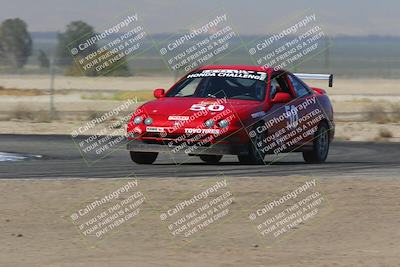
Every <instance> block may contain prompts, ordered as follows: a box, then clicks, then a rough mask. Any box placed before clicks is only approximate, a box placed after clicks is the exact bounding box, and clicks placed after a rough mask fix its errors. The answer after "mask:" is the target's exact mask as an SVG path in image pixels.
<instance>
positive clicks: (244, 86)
mask: <svg viewBox="0 0 400 267" xmlns="http://www.w3.org/2000/svg"><path fill="white" fill-rule="evenodd" d="M265 80H266V73H264V72H262V73H261V72H250V71H230V72H228V71H226V70H225V71H224V72H222V70H212V71H210V70H208V71H203V72H199V73H191V74H189V75H188V76H187V77H186V79H184V80H182V81H181V82H179V83H178V84H177V85H176V86H174V87H173V88H172V89H171V90H170V91H169V92H168V93H167V95H166V96H167V97H199V98H228V99H242V100H255V101H262V100H264V98H265V91H266V82H265Z"/></svg>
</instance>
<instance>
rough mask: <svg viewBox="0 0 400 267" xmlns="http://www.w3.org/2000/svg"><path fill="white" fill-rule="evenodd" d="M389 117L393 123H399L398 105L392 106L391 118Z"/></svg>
mask: <svg viewBox="0 0 400 267" xmlns="http://www.w3.org/2000/svg"><path fill="white" fill-rule="evenodd" d="M391 117H392V120H393V121H394V122H399V121H400V104H393V105H392V116H391Z"/></svg>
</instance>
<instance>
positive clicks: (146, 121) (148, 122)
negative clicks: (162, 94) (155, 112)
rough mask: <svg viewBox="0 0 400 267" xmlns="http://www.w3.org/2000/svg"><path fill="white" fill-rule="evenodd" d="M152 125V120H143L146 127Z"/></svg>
mask: <svg viewBox="0 0 400 267" xmlns="http://www.w3.org/2000/svg"><path fill="white" fill-rule="evenodd" d="M152 123H153V119H152V118H150V117H148V118H146V119H145V120H144V124H146V125H151V124H152Z"/></svg>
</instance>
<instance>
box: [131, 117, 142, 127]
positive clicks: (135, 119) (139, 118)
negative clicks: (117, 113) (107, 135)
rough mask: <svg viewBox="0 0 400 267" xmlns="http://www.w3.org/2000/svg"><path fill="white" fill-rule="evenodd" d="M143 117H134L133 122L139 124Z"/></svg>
mask: <svg viewBox="0 0 400 267" xmlns="http://www.w3.org/2000/svg"><path fill="white" fill-rule="evenodd" d="M142 120H143V118H142V117H141V116H137V117H135V118H134V119H133V123H134V124H136V125H138V124H140V123H141V122H142Z"/></svg>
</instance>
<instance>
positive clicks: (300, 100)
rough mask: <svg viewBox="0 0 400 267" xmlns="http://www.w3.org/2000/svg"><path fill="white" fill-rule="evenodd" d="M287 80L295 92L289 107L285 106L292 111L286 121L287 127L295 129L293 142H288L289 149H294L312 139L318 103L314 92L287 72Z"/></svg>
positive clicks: (291, 129)
mask: <svg viewBox="0 0 400 267" xmlns="http://www.w3.org/2000/svg"><path fill="white" fill-rule="evenodd" d="M288 80H289V86H290V87H291V88H292V90H293V91H294V92H295V94H296V96H295V99H294V100H293V101H292V103H290V107H286V109H288V110H290V111H292V112H293V115H292V117H291V118H290V119H289V122H288V129H290V131H296V135H294V134H293V138H292V140H293V142H292V143H291V144H290V145H291V149H294V148H296V147H299V146H302V145H304V144H306V143H308V142H309V141H311V140H312V139H313V137H314V132H315V131H316V125H317V124H315V123H314V118H316V116H317V115H318V114H319V113H318V112H316V111H318V109H319V105H318V100H317V98H316V96H315V94H313V93H312V91H311V89H310V88H308V86H307V85H306V84H305V83H303V82H302V81H301V80H300V79H299V78H297V77H296V76H295V75H293V74H291V73H289V74H288Z"/></svg>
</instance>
